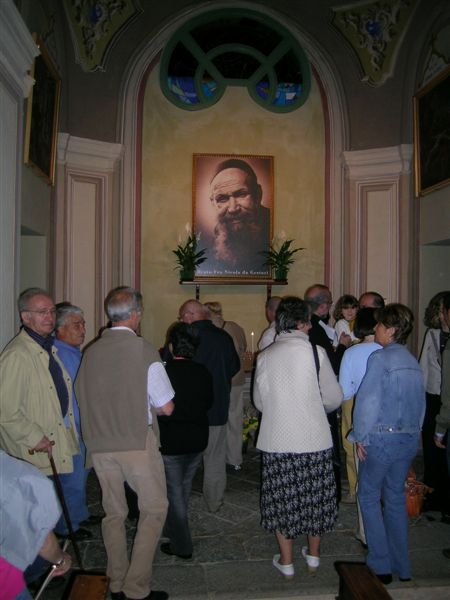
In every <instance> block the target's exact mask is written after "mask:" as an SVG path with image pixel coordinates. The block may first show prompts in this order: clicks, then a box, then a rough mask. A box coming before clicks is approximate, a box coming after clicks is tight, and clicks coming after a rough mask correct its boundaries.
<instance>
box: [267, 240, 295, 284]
mask: <svg viewBox="0 0 450 600" xmlns="http://www.w3.org/2000/svg"><path fill="white" fill-rule="evenodd" d="M293 241H294V240H287V239H286V233H285V232H284V231H282V232H281V233H280V235H279V236H278V237H276V238H274V239H273V240H272V243H271V245H270V248H269V250H265V251H263V252H261V254H262V255H263V256H264V257H265V259H266V260H265V262H264V264H265V265H267V266H269V267H271V269H272V276H273V278H274V279H275V280H276V281H285V280H286V279H287V275H288V272H289V269H290V266H291V265H292V263H293V262H294V261H295V259H294V258H293V256H294V254H295V253H296V252H299V251H300V250H304V248H291V244H292V242H293Z"/></svg>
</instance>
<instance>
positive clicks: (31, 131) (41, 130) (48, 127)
mask: <svg viewBox="0 0 450 600" xmlns="http://www.w3.org/2000/svg"><path fill="white" fill-rule="evenodd" d="M33 39H34V41H35V43H36V45H37V47H38V48H39V50H40V52H41V53H40V54H39V56H37V57H36V58H35V59H34V61H33V65H32V67H31V70H30V76H31V77H33V79H34V80H35V83H34V85H33V86H32V88H31V90H30V93H29V96H28V99H27V108H26V122H25V138H24V162H25V164H26V165H28V166H30V167H32V168H33V170H34V171H36V172H37V174H38V175H39V176H41V177H43V178H44V179H45V180H46V181H47V183H49V185H53V184H54V182H55V163H56V144H57V132H58V117H59V100H60V97H61V78H60V76H59V74H58V71H57V70H56V67H55V65H54V63H53V60H52V58H51V56H50V54H49V53H48V52H47V49H46V48H45V45H44V43H43V42H42V40H41V39H40V38H39V37H38V36H37V34H33Z"/></svg>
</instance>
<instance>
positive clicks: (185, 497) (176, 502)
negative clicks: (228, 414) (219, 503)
mask: <svg viewBox="0 0 450 600" xmlns="http://www.w3.org/2000/svg"><path fill="white" fill-rule="evenodd" d="M162 458H163V461H164V469H165V471H166V483H167V499H168V501H169V510H168V511H167V519H166V524H165V526H164V534H165V535H166V536H167V537H168V538H170V546H171V549H172V552H175V554H192V538H191V532H190V531H189V521H188V503H189V496H190V494H191V489H192V480H193V479H194V475H195V472H196V471H197V468H198V466H199V464H200V462H201V459H202V453H201V452H199V453H195V454H170V455H169V454H163V455H162Z"/></svg>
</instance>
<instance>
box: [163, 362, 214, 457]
mask: <svg viewBox="0 0 450 600" xmlns="http://www.w3.org/2000/svg"><path fill="white" fill-rule="evenodd" d="M166 370H167V375H168V376H169V379H170V383H171V384H172V387H173V389H174V391H175V397H174V398H173V402H174V404H175V408H174V411H173V413H172V414H171V415H170V417H167V416H158V423H159V432H160V441H161V453H162V454H192V453H194V452H202V451H203V450H204V449H205V448H206V446H207V445H208V431H209V429H208V410H209V408H210V407H211V405H212V403H213V394H214V392H213V383H212V377H211V375H210V373H209V371H208V369H206V368H205V367H204V366H203V365H199V364H197V363H194V362H193V361H191V360H172V361H171V362H170V364H168V365H167V367H166Z"/></svg>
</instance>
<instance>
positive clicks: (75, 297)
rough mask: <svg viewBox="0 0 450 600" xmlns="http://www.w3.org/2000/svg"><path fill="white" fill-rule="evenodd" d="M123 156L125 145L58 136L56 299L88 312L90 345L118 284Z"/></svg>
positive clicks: (87, 321) (87, 337)
mask: <svg viewBox="0 0 450 600" xmlns="http://www.w3.org/2000/svg"><path fill="white" fill-rule="evenodd" d="M121 156H122V146H121V145H120V144H109V143H106V142H100V141H97V140H90V139H84V138H77V137H73V136H70V135H68V134H66V133H60V134H59V136H58V154H57V168H58V178H57V180H58V182H59V183H58V188H57V211H56V298H57V300H69V301H71V302H73V303H74V304H76V305H78V306H80V307H81V308H83V310H84V311H85V318H86V324H87V335H86V341H89V340H90V339H92V338H93V337H94V336H95V335H96V333H97V331H98V329H99V327H101V326H102V325H103V324H104V313H103V300H104V298H105V295H106V293H107V292H108V290H109V289H110V288H111V285H112V283H113V256H114V252H115V251H116V252H117V250H115V248H114V230H115V227H114V224H115V220H114V214H115V213H116V212H117V210H116V209H115V207H114V204H115V203H114V198H115V195H116V194H117V190H115V182H116V180H117V178H116V173H117V171H118V169H119V165H120V159H121ZM116 219H117V217H116Z"/></svg>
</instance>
